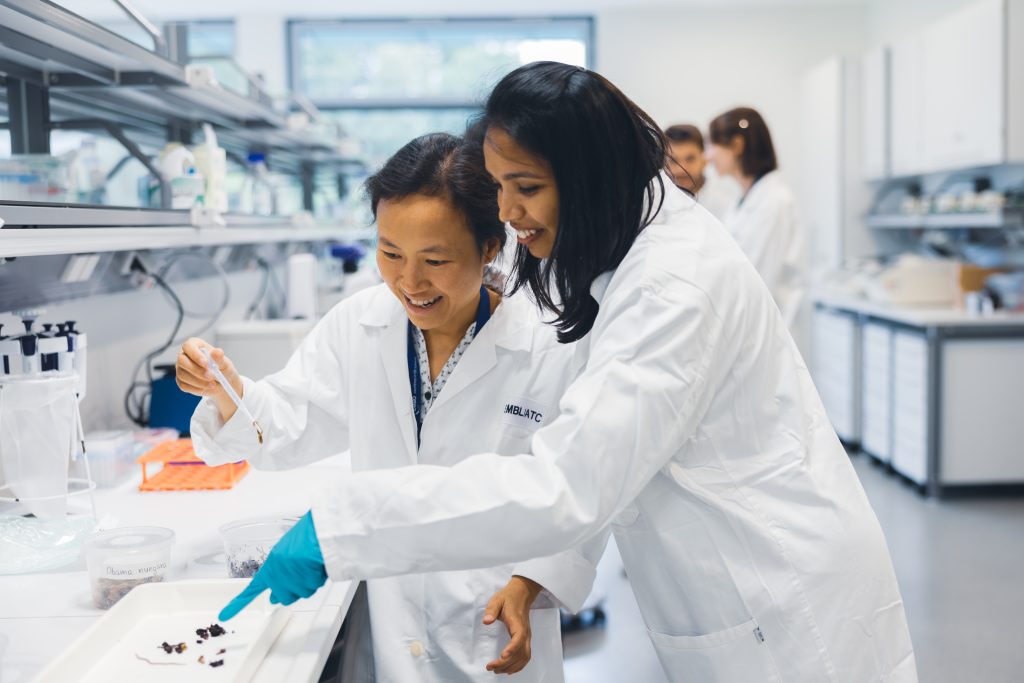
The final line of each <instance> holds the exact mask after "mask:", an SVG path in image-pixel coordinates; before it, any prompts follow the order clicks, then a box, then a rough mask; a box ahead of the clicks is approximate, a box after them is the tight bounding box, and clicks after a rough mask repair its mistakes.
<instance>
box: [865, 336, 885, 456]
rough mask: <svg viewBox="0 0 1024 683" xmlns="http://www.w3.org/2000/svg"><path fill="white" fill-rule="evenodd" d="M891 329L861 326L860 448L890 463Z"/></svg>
mask: <svg viewBox="0 0 1024 683" xmlns="http://www.w3.org/2000/svg"><path fill="white" fill-rule="evenodd" d="M892 340H893V331H892V327H891V326H889V325H886V324H883V323H878V322H866V323H864V324H863V325H862V326H861V411H860V415H861V425H860V446H861V449H862V450H863V451H864V452H866V453H868V454H869V455H871V456H873V457H875V458H876V459H878V460H881V461H882V462H885V463H888V462H890V461H891V460H892V391H893V386H892V378H893V372H892Z"/></svg>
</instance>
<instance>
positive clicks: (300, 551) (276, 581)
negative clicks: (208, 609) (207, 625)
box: [217, 511, 327, 621]
mask: <svg viewBox="0 0 1024 683" xmlns="http://www.w3.org/2000/svg"><path fill="white" fill-rule="evenodd" d="M325 581H327V568H326V567H325V566H324V556H323V553H321V552H320V542H319V541H318V540H316V527H314V526H313V513H312V511H310V512H307V513H306V514H304V515H303V516H302V517H301V518H300V519H299V521H298V522H296V523H295V526H293V527H292V528H291V529H289V530H288V533H286V534H285V535H284V536H282V537H281V540H280V541H278V542H277V544H276V545H275V546H274V547H273V548H272V549H271V551H270V554H269V555H267V559H266V560H265V561H264V562H263V566H262V567H260V570H259V571H258V572H256V575H255V576H253V577H252V581H250V582H249V585H248V586H246V587H245V590H243V591H242V592H241V593H239V594H238V595H237V596H236V597H235V599H234V600H232V601H231V602H229V603H228V604H227V607H225V608H224V609H222V610H221V611H220V615H219V616H218V617H217V618H218V619H220V620H221V621H227V620H228V619H231V618H232V617H234V616H235V615H236V614H238V613H239V612H241V611H242V609H243V608H244V607H245V606H246V605H248V604H249V603H250V602H252V601H253V599H254V598H255V597H256V596H257V595H259V594H260V593H262V592H263V591H265V590H267V589H268V588H269V589H270V602H272V603H274V604H275V605H277V604H281V605H290V604H292V603H293V602H295V601H296V600H298V599H299V598H308V597H309V596H310V595H312V594H313V593H316V591H317V589H318V588H320V586H322V585H324V582H325Z"/></svg>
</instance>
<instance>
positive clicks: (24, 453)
mask: <svg viewBox="0 0 1024 683" xmlns="http://www.w3.org/2000/svg"><path fill="white" fill-rule="evenodd" d="M77 382H78V379H77V378H76V377H75V376H74V375H65V376H60V375H58V376H53V377H37V378H32V379H18V380H6V381H3V382H0V461H2V463H3V472H4V479H5V481H6V483H7V487H8V488H9V489H10V491H11V493H12V494H13V496H14V497H15V498H17V499H19V501H18V502H20V503H21V504H22V505H24V506H25V507H26V508H27V509H28V511H29V512H30V513H32V514H33V515H35V516H36V517H40V518H43V519H59V518H63V517H64V516H65V514H66V513H67V498H66V495H67V492H68V460H69V459H70V456H71V453H72V452H73V450H74V443H75V436H76V434H77V430H78V419H79V418H78V400H77V399H76V397H75V387H76V386H77ZM42 497H49V498H48V499H47V500H32V499H38V498H42Z"/></svg>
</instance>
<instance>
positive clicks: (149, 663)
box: [33, 579, 291, 683]
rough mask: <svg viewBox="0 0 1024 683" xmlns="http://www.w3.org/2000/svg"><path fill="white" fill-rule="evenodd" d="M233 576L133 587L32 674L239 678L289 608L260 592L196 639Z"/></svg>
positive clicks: (55, 679) (257, 660)
mask: <svg viewBox="0 0 1024 683" xmlns="http://www.w3.org/2000/svg"><path fill="white" fill-rule="evenodd" d="M238 583H239V582H238V581H231V580H228V579H222V580H212V581H211V580H203V581H173V582H166V583H165V582H156V583H149V584H146V585H143V586H139V587H138V588H137V589H135V590H133V591H131V593H129V594H128V595H127V596H126V597H125V598H124V599H123V600H121V601H120V602H118V603H117V604H116V605H114V606H113V607H112V608H111V609H110V610H109V611H108V612H107V613H106V614H104V615H103V616H102V617H100V619H99V620H97V621H96V623H95V624H94V625H93V626H92V627H91V628H90V629H89V630H88V631H86V632H85V633H83V634H82V635H81V636H80V637H79V638H78V639H77V640H75V641H74V643H72V644H71V645H70V646H69V647H68V648H67V649H66V650H65V651H64V652H62V653H60V654H59V655H58V656H56V657H55V658H53V660H52V661H51V662H50V664H49V665H48V666H47V667H46V668H45V669H44V670H43V671H42V672H41V673H40V674H39V676H38V677H36V678H34V679H33V680H34V681H35V683H65V682H66V681H149V682H150V683H162V682H165V681H167V682H170V681H182V680H192V679H193V678H198V679H206V678H208V677H209V678H216V679H218V680H221V681H224V682H225V683H244V682H245V681H248V680H250V679H251V678H252V677H253V674H254V673H255V672H256V671H257V669H259V668H260V665H261V664H262V662H263V659H264V657H265V656H266V654H267V653H268V652H269V651H270V648H271V646H272V645H273V644H274V641H275V640H276V639H277V638H278V635H279V634H280V632H281V630H282V629H283V628H284V626H285V624H287V622H288V619H289V618H290V616H291V610H288V609H283V608H282V607H280V606H278V605H271V604H270V601H269V599H268V598H267V596H261V597H260V598H258V599H257V600H256V601H254V602H253V604H252V605H251V606H250V607H249V609H247V610H246V612H245V613H244V614H242V615H239V617H238V618H237V619H234V620H232V622H231V625H230V627H228V628H226V629H224V632H223V633H221V632H219V631H218V632H217V635H216V636H213V635H211V636H210V637H209V638H206V639H202V638H200V637H199V634H197V630H205V629H209V628H210V626H212V625H213V624H215V623H216V621H215V617H214V615H215V614H216V610H217V609H219V608H220V607H221V606H222V605H224V604H225V603H226V602H227V601H228V600H230V599H231V598H232V597H234V594H235V593H237V592H238ZM218 626H219V624H218ZM211 631H212V629H211ZM167 641H173V643H174V644H178V643H184V644H185V647H182V648H180V649H177V650H176V649H173V648H172V649H171V651H170V652H166V651H165V650H164V649H163V648H162V647H161V644H162V643H163V642H167ZM197 641H199V642H197ZM200 658H202V661H199V660H200ZM218 662H219V664H218ZM161 664H163V665H165V666H161ZM175 664H177V665H178V666H174V665H175Z"/></svg>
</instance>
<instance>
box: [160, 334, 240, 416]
mask: <svg viewBox="0 0 1024 683" xmlns="http://www.w3.org/2000/svg"><path fill="white" fill-rule="evenodd" d="M203 347H206V348H208V349H210V355H211V356H212V357H213V362H214V363H216V364H217V367H219V368H220V371H221V372H222V373H223V374H224V377H226V378H227V380H228V382H230V383H231V387H232V388H233V389H234V390H235V392H236V393H237V394H238V395H239V396H241V395H242V389H243V387H242V376H241V375H239V374H238V370H236V369H235V364H234V363H232V362H231V361H230V360H229V359H228V357H227V356H225V355H224V350H223V349H218V348H216V347H214V346H212V345H211V344H209V343H208V342H206V341H204V340H202V339H199V338H198V337H192V338H191V339H189V340H188V341H186V342H185V343H184V344H182V345H181V352H180V353H179V354H178V358H177V361H176V362H175V365H174V374H175V379H176V380H177V382H178V388H179V389H181V390H182V391H184V392H185V393H187V394H193V395H195V396H208V397H210V399H212V400H213V402H214V404H215V405H216V406H217V410H218V412H220V416H221V419H223V420H224V421H225V422H227V421H228V420H230V419H231V416H232V415H234V414H235V410H237V408H236V407H235V403H234V401H232V400H231V397H230V396H228V392H226V391H225V390H224V388H223V387H222V386H221V385H220V384H218V383H217V380H216V378H214V376H213V371H211V370H210V369H209V368H208V367H207V365H208V363H207V361H206V357H205V356H204V355H203V354H202V352H201V351H200V350H199V349H201V348H203Z"/></svg>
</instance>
